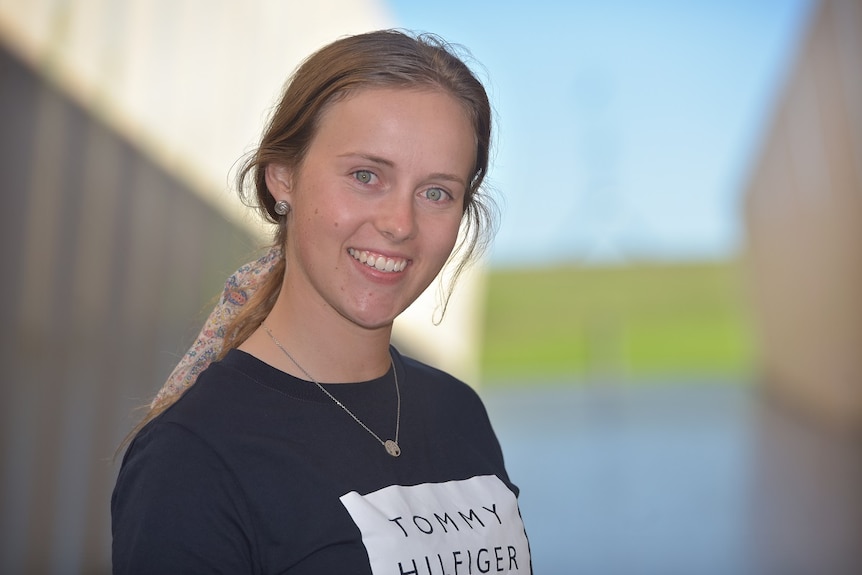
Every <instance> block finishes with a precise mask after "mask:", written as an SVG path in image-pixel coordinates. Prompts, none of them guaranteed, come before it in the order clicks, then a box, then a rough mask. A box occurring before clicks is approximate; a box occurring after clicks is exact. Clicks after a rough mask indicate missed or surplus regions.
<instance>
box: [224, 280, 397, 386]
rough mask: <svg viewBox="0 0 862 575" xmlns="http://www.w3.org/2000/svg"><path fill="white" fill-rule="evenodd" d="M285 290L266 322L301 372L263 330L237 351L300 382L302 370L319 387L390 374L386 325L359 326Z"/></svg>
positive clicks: (325, 307) (328, 308)
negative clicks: (294, 296) (317, 383)
mask: <svg viewBox="0 0 862 575" xmlns="http://www.w3.org/2000/svg"><path fill="white" fill-rule="evenodd" d="M286 292H287V290H282V292H281V294H280V295H279V298H278V300H277V301H276V303H275V306H274V307H273V309H272V311H271V312H270V314H269V315H268V316H267V319H266V320H265V323H266V325H267V326H268V327H269V329H270V330H271V331H272V334H273V335H274V336H275V338H276V339H278V341H279V343H281V344H282V345H283V346H284V347H285V349H286V350H287V351H288V352H289V353H290V355H291V356H292V357H293V358H294V359H295V360H296V362H298V363H299V365H301V366H302V369H300V368H299V366H297V365H296V364H295V363H294V362H293V361H292V360H291V359H290V358H289V357H287V355H286V354H284V353H283V352H282V351H281V350H280V349H279V348H278V346H277V345H276V344H275V342H274V341H273V340H272V339H271V338H270V336H269V335H268V334H267V333H266V331H265V330H264V329H262V327H261V328H259V329H258V330H257V331H256V332H255V333H254V334H253V335H252V336H251V337H250V338H249V339H248V340H246V342H244V343H243V344H242V345H241V346H240V349H241V350H243V351H246V352H247V353H250V354H251V355H253V356H255V357H257V358H258V359H260V360H261V361H263V362H265V363H268V364H270V365H272V366H273V367H275V368H277V369H280V370H281V371H284V372H287V373H290V374H291V375H294V376H296V377H299V378H301V379H307V376H306V374H305V373H303V369H304V370H305V371H306V372H308V374H309V375H311V376H312V377H313V378H314V379H315V380H317V381H319V382H321V383H341V382H344V383H351V382H359V381H368V380H371V379H374V378H377V377H380V376H382V375H383V374H385V373H386V372H387V371H388V370H389V366H390V357H389V342H390V337H391V333H392V325H391V324H388V325H385V326H382V327H378V328H371V329H369V328H364V327H361V326H358V325H356V324H354V323H352V322H350V321H349V320H347V319H346V318H344V317H343V316H341V315H340V314H339V313H338V312H336V311H335V310H333V309H332V308H330V307H328V306H316V305H299V299H300V298H291V297H290V294H289V293H286Z"/></svg>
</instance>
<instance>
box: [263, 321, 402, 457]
mask: <svg viewBox="0 0 862 575" xmlns="http://www.w3.org/2000/svg"><path fill="white" fill-rule="evenodd" d="M261 327H263V329H264V330H265V331H266V333H267V335H269V338H270V339H271V340H272V342H273V343H274V344H275V345H276V346H277V347H278V349H280V350H281V351H282V352H283V353H284V355H286V356H287V357H288V359H290V361H292V362H293V365H295V366H296V367H297V368H299V371H301V372H302V373H303V374H304V375H305V377H307V378H308V379H309V380H311V382H312V383H314V385H316V386H317V387H318V389H320V391H322V392H323V393H324V394H326V396H327V397H328V398H329V399H331V400H332V401H334V402H335V405H337V406H338V407H340V408H341V409H343V410H344V411H345V412H346V413H347V415H349V416H350V417H352V418H353V420H354V421H356V423H358V424H359V425H361V426H362V429H364V430H365V431H367V432H368V433H370V434H371V435H372V436H373V437H374V439H376V440H377V441H378V442H379V443H380V445H382V446H383V447H384V448H385V449H386V453H388V454H389V455H391V456H392V457H398V456H399V455H401V447H400V446H399V445H398V434H399V433H400V431H401V389H400V388H399V387H398V370H397V369H395V362H394V361H393V360H392V356H391V355H390V356H389V363H391V364H392V373H393V375H394V376H395V394H396V396H397V397H398V403H397V406H398V407H397V411H396V414H395V439H394V440H392V439H387V440H386V441H383V440H382V439H380V436H379V435H377V434H376V433H374V432H373V431H371V429H370V428H369V427H368V426H367V425H365V424H364V423H362V421H361V420H360V419H359V418H358V417H356V415H354V414H353V412H352V411H350V410H349V409H347V407H346V406H345V405H344V404H343V403H341V402H340V401H338V399H337V398H336V397H335V396H334V395H332V394H331V393H329V392H328V391H326V388H325V387H323V386H322V385H320V382H318V381H317V380H316V379H314V378H313V377H312V376H311V374H310V373H308V372H307V371H306V370H305V368H304V367H302V366H301V365H299V362H298V361H296V360H295V359H294V358H293V356H292V355H290V352H289V351H287V349H286V348H285V347H284V346H283V345H281V342H280V341H278V339H276V337H275V335H274V334H273V333H272V330H270V329H269V326H268V325H266V324H265V323H262V324H261Z"/></svg>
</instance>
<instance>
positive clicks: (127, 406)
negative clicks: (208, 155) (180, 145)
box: [0, 49, 255, 573]
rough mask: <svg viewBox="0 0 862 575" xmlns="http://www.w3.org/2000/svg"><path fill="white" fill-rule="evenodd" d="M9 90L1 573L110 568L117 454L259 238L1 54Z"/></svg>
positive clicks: (3, 118)
mask: <svg viewBox="0 0 862 575" xmlns="http://www.w3.org/2000/svg"><path fill="white" fill-rule="evenodd" d="M0 86H2V88H0V126H2V127H3V128H2V130H0V174H2V178H0V188H2V208H0V234H2V237H0V265H2V270H3V276H4V280H3V282H2V283H0V302H2V304H0V325H2V326H3V329H2V330H0V366H2V376H0V377H2V384H0V385H2V393H0V397H2V401H0V430H2V435H0V469H2V471H0V509H2V516H0V572H2V573H102V572H107V570H108V568H109V563H108V561H109V544H110V539H109V537H110V520H109V509H108V502H109V497H110V492H111V489H112V486H113V482H114V475H115V473H116V467H117V466H116V465H114V464H113V462H112V456H113V453H114V450H115V449H116V448H117V446H118V445H119V442H120V441H121V439H122V438H123V436H124V435H125V434H126V433H127V432H128V431H129V429H130V427H131V425H132V424H133V423H134V421H135V417H137V416H135V415H134V413H135V412H134V410H135V408H137V407H139V406H142V405H144V404H146V403H147V402H148V401H149V399H150V398H151V397H152V395H153V394H154V393H155V391H156V390H157V389H158V387H159V386H160V384H161V382H162V381H164V379H165V377H166V376H167V374H168V373H169V372H170V370H171V369H172V367H173V365H174V364H175V363H176V359H177V355H178V354H179V353H181V352H182V351H183V350H184V348H185V347H186V346H187V345H188V344H189V343H190V342H191V341H192V340H193V338H194V335H195V334H196V332H197V329H198V327H199V324H200V323H201V322H202V320H203V319H204V317H205V315H206V313H207V312H208V310H207V309H206V307H207V303H208V301H209V300H210V299H211V298H212V297H213V296H215V295H216V294H217V293H218V292H219V290H220V286H221V285H222V283H223V281H224V278H225V277H227V275H228V274H229V273H230V272H231V271H232V270H233V269H235V268H236V266H237V265H239V264H240V263H241V262H242V261H245V260H246V259H248V257H249V254H250V253H251V252H252V249H253V246H254V244H255V242H254V241H253V239H252V237H251V236H250V235H249V234H248V233H247V232H246V231H244V230H242V229H240V228H237V227H236V226H235V225H232V224H230V223H229V222H228V221H227V220H226V219H225V218H224V217H223V216H222V215H221V214H220V213H219V212H218V211H217V210H215V209H214V208H213V207H212V206H210V205H209V204H207V203H206V202H204V201H203V200H202V199H201V197H200V196H199V195H197V194H195V193H193V192H192V191H191V190H190V189H189V188H188V187H187V186H185V185H183V184H182V183H181V182H179V181H178V180H177V179H176V178H175V177H173V176H171V175H170V174H168V173H167V172H166V171H165V170H164V169H162V168H160V167H159V166H158V165H156V164H155V163H154V162H153V161H152V160H151V159H150V158H148V156H147V155H145V154H143V153H142V152H141V150H140V149H139V148H137V147H135V146H134V145H132V144H131V143H130V142H128V141H127V140H125V139H123V138H122V137H120V136H118V135H117V134H116V133H115V132H114V131H112V130H111V129H110V128H109V127H108V126H106V125H105V124H103V123H101V122H100V121H98V120H97V119H95V118H94V117H93V116H92V115H91V114H89V113H88V112H86V111H85V110H84V109H83V108H81V107H80V106H78V105H76V104H75V103H74V102H72V101H71V100H70V99H69V98H67V97H66V96H64V95H63V94H62V93H60V92H59V91H58V90H56V89H54V88H53V87H52V86H50V85H49V84H47V83H46V82H45V81H44V80H43V79H42V78H41V77H40V76H39V75H38V74H36V73H35V72H34V71H33V70H32V69H30V68H29V67H28V66H26V65H25V64H24V63H23V62H22V61H20V60H18V59H17V58H16V57H14V56H13V55H12V54H11V53H10V52H9V51H8V50H5V49H3V50H0ZM197 311H200V314H199V315H198V317H196V316H195V314H196V313H197ZM139 415H140V414H139Z"/></svg>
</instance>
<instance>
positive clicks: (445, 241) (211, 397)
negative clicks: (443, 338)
mask: <svg viewBox="0 0 862 575" xmlns="http://www.w3.org/2000/svg"><path fill="white" fill-rule="evenodd" d="M490 133H491V111H490V106H489V103H488V99H487V95H486V93H485V91H484V89H483V87H482V85H481V83H480V82H479V81H478V80H477V79H476V78H475V76H474V75H473V74H472V73H471V72H470V70H469V68H468V67H467V66H466V65H465V64H464V63H463V62H462V61H461V60H460V59H459V58H458V57H457V56H455V55H454V54H453V52H452V51H451V49H450V48H449V47H448V46H447V45H445V44H444V43H442V41H440V40H438V39H435V38H434V37H427V36H422V37H416V38H414V37H411V36H409V35H406V34H404V33H401V32H397V31H381V32H373V33H369V34H363V35H359V36H354V37H349V38H345V39H342V40H339V41H337V42H335V43H333V44H330V45H329V46H327V47H324V48H323V49H321V50H320V51H319V52H317V53H316V54H314V55H313V56H311V57H310V58H309V59H308V60H307V61H306V62H305V63H304V64H303V65H302V66H301V67H300V68H299V69H298V70H297V72H296V73H295V74H294V76H293V78H292V79H291V82H290V83H289V84H288V87H287V88H286V90H285V93H284V96H283V98H282V100H281V102H280V105H279V106H278V108H277V109H276V111H275V113H274V115H273V118H272V120H271V122H270V125H269V126H268V129H267V131H266V132H265V134H264V136H263V138H262V141H261V144H260V146H259V148H258V150H257V151H256V153H255V154H254V155H253V156H252V157H251V158H250V159H249V160H248V162H247V163H246V164H245V165H244V167H243V169H242V170H241V172H240V175H239V178H238V181H239V188H240V190H243V189H244V185H243V184H244V183H245V181H246V180H247V179H249V178H250V179H252V180H253V182H254V191H255V198H254V200H253V201H254V203H255V204H256V205H257V206H258V207H259V208H260V209H261V210H262V212H263V214H264V215H265V216H266V217H267V218H268V219H269V220H270V221H271V222H272V223H274V224H275V226H276V233H275V242H274V247H273V249H272V250H271V251H270V252H269V254H268V255H267V256H266V257H265V258H263V259H262V260H260V261H259V262H257V263H256V264H254V265H252V266H250V267H249V268H246V269H244V270H242V271H243V273H242V274H239V276H237V277H240V278H245V279H246V280H247V279H248V278H249V277H251V278H252V281H250V282H249V283H250V284H252V286H253V287H254V293H253V295H251V297H250V298H248V301H244V300H245V299H246V296H247V291H245V290H244V289H243V286H242V285H240V284H239V283H238V282H236V281H234V282H233V285H232V284H231V282H229V285H228V290H227V291H226V298H225V300H224V301H223V304H224V305H223V306H222V307H223V309H225V310H227V311H226V312H225V314H224V316H217V317H216V318H215V320H213V319H212V318H211V322H214V324H215V325H211V326H210V327H209V329H210V330H211V333H210V335H211V336H212V337H213V338H214V339H215V341H216V344H215V348H216V349H215V352H214V351H213V349H214V348H213V346H212V345H209V346H208V349H204V350H202V349H198V350H193V353H192V355H193V356H194V359H195V361H197V360H202V361H203V362H204V363H207V362H208V361H209V356H210V355H213V353H217V355H218V356H219V361H216V362H214V363H212V364H211V365H209V367H207V369H205V370H204V371H203V372H202V373H201V374H200V375H199V376H197V378H196V382H194V385H191V386H189V387H188V388H187V389H186V390H185V391H184V392H183V393H178V392H179V391H181V390H180V389H177V388H174V387H171V388H169V389H168V390H167V391H166V392H164V393H161V394H160V396H159V398H158V401H157V402H156V403H155V404H154V407H153V409H152V411H151V414H150V415H149V416H148V418H147V421H146V422H145V425H143V426H142V427H141V428H140V430H139V432H138V433H137V435H136V436H135V438H134V440H133V441H132V443H131V445H130V446H129V449H128V451H127V453H126V455H125V457H124V461H123V465H122V468H121V470H120V474H119V477H118V479H117V486H116V488H115V491H114V496H113V499H112V515H113V535H114V542H113V552H114V571H115V573H217V572H218V573H364V574H368V573H373V574H380V573H394V574H407V573H414V574H417V575H418V574H420V573H428V574H436V573H488V572H495V573H496V572H514V573H529V572H530V571H531V564H530V554H529V548H528V544H527V540H526V535H525V533H524V528H523V525H522V523H521V519H520V514H519V511H518V505H517V499H516V497H517V488H516V487H515V486H514V485H512V484H511V482H510V481H509V478H508V476H507V474H506V471H505V468H504V465H503V457H502V453H501V451H500V447H499V444H498V443H497V440H496V437H495V436H494V433H493V431H492V429H491V426H490V423H489V421H488V417H487V414H486V412H485V409H484V407H483V406H482V404H481V402H480V400H479V398H478V396H477V395H476V394H475V393H474V392H473V391H472V390H471V389H470V388H469V387H467V386H466V385H465V384H463V383H461V382H460V381H457V380H456V379H454V378H453V377H451V376H449V375H447V374H445V373H443V372H440V371H438V370H436V369H433V368H431V367H429V366H426V365H423V364H421V363H419V362H417V361H415V360H412V359H409V358H406V357H403V356H401V355H400V354H399V353H398V352H397V351H396V350H395V349H394V348H393V347H391V346H390V336H391V331H392V322H393V320H394V319H395V317H396V316H397V315H398V314H399V313H401V312H402V311H403V310H404V309H405V308H406V307H407V306H408V305H410V303H412V302H413V301H414V300H415V299H416V298H417V297H418V296H419V294H420V293H421V292H422V291H423V290H424V289H425V288H426V287H427V286H428V285H429V284H430V283H431V281H432V280H433V279H434V277H435V276H436V275H437V274H438V272H439V271H440V270H441V269H442V267H443V266H444V264H445V263H446V262H447V260H448V259H449V258H450V255H451V254H452V253H453V250H454V251H456V252H457V251H459V249H458V248H461V247H463V248H464V250H463V251H464V252H465V255H466V256H467V257H468V258H469V256H470V255H471V254H472V253H473V252H474V250H476V249H477V246H480V245H481V244H482V241H483V240H484V238H485V237H486V235H483V234H486V232H487V230H488V225H487V224H488V218H487V211H486V208H485V206H484V205H483V204H482V199H483V198H482V193H481V190H480V186H481V184H482V180H483V178H484V176H485V172H486V170H487V164H488V151H489V142H490ZM462 223H465V224H466V229H467V233H466V234H465V236H464V238H465V240H464V242H465V243H464V244H463V245H461V246H457V247H456V243H457V239H458V231H459V229H460V228H461V226H462ZM463 261H466V260H462V262H463ZM460 265H463V263H462V264H460ZM285 270H287V271H285ZM237 310H238V311H237ZM225 321H226V322H227V325H224V326H222V325H219V324H220V323H223V322H225ZM205 331H206V330H205ZM222 340H223V341H222ZM204 347H207V346H206V345H205V346H204ZM192 363H194V362H192ZM187 367H188V366H187ZM198 367H200V365H197V366H196V367H193V368H191V369H187V370H185V371H184V374H185V377H186V379H187V380H188V381H187V382H186V383H191V382H193V381H194V380H195V375H196V372H197V371H198V369H197V368H198ZM181 387H182V386H181Z"/></svg>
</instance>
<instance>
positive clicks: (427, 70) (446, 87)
mask: <svg viewBox="0 0 862 575" xmlns="http://www.w3.org/2000/svg"><path fill="white" fill-rule="evenodd" d="M462 50H463V49H462ZM465 59H466V58H465V56H464V55H459V54H458V50H456V48H455V47H453V46H452V45H450V44H447V43H446V42H445V41H444V40H443V39H441V38H440V37H438V36H435V35H432V34H420V35H415V36H414V35H410V34H408V33H405V32H402V31H398V30H380V31H377V32H370V33H367V34H359V35H356V36H349V37H346V38H342V39H340V40H337V41H335V42H333V43H332V44H329V45H327V46H325V47H324V48H322V49H320V50H319V51H317V52H316V53H314V54H312V55H311V56H310V57H308V58H307V59H306V60H305V61H304V62H303V63H302V64H301V65H300V66H299V68H297V70H296V71H295V72H294V74H293V76H292V77H291V78H290V80H289V81H288V83H287V86H286V88H285V90H284V94H283V96H282V98H281V101H280V102H279V104H278V106H277V107H276V108H275V110H274V112H273V114H272V117H271V119H270V121H269V124H268V125H267V128H266V131H265V132H264V135H263V137H262V138H261V141H260V145H259V146H258V147H257V149H256V150H255V151H254V152H252V153H251V154H250V155H249V156H247V157H246V158H245V160H244V161H243V162H242V163H241V165H240V169H239V172H238V174H237V177H236V185H237V190H238V192H239V194H240V196H241V197H242V198H243V201H244V202H245V203H246V204H247V205H249V206H250V207H253V208H255V209H257V210H258V211H259V212H260V214H261V215H262V216H263V217H264V219H266V220H267V221H269V222H271V223H272V224H275V226H276V228H275V233H274V238H273V245H275V246H284V243H285V241H286V238H287V228H286V218H284V217H280V216H279V215H278V214H277V213H276V212H275V200H274V199H273V197H272V195H271V194H270V193H269V189H268V188H267V186H266V179H265V172H266V166H267V165H269V164H280V165H284V166H287V167H289V168H293V169H297V168H299V166H300V165H301V164H302V161H303V159H304V158H305V154H306V152H307V150H308V148H309V146H310V145H311V141H312V139H313V138H314V136H315V134H316V132H317V126H318V122H319V119H320V117H321V115H322V113H323V112H324V111H325V110H326V108H327V106H329V105H330V104H332V103H333V102H336V101H338V100H340V99H343V98H345V97H347V96H349V95H350V94H351V93H355V92H356V91H358V90H362V89H366V88H419V89H422V88H431V89H439V90H443V91H445V92H446V93H448V94H450V95H451V96H452V97H454V98H455V99H456V100H457V101H458V102H460V103H461V104H462V105H463V106H464V108H465V110H466V111H467V113H468V115H469V118H470V120H471V121H472V123H473V128H474V131H475V135H476V164H475V166H474V167H473V172H472V174H471V180H470V182H469V185H468V188H467V193H466V194H465V197H464V217H463V220H462V231H463V232H464V233H463V234H462V235H461V237H460V240H459V241H458V243H457V245H456V246H455V249H454V250H453V252H452V255H451V256H450V259H449V262H447V265H448V263H451V262H453V261H455V260H456V259H457V263H455V264H454V265H455V268H454V270H453V273H452V274H451V275H450V276H449V277H450V281H449V285H448V289H447V291H446V295H445V297H444V298H443V302H442V304H443V306H442V310H443V311H444V312H445V308H446V303H447V302H448V298H449V295H450V294H451V292H452V289H453V287H454V284H455V281H456V280H457V279H458V277H459V275H460V274H461V272H463V271H464V269H465V267H466V266H467V265H469V264H470V263H471V262H472V261H473V260H474V259H475V257H476V256H477V255H479V254H480V253H481V252H482V251H483V250H484V249H485V248H486V247H487V245H488V243H489V241H490V239H491V237H492V236H493V232H494V230H495V227H496V210H495V205H494V203H493V201H492V199H491V198H490V197H489V196H487V195H486V194H485V193H484V192H483V191H482V190H481V186H482V182H483V181H484V179H485V174H486V173H487V171H488V161H489V154H490V147H491V116H492V113H491V105H490V103H489V101H488V95H487V94H486V92H485V89H484V87H483V86H482V83H481V82H480V81H479V80H478V78H477V77H476V76H475V75H474V73H473V72H472V71H471V70H470V68H469V67H468V66H467V64H466V63H465V61H464V60H465ZM249 182H251V185H249ZM284 273H285V260H284V255H283V254H282V255H281V257H280V258H278V260H277V261H276V263H275V267H274V268H273V269H272V271H271V272H270V273H268V274H267V275H266V276H265V279H263V280H262V281H261V284H260V285H259V286H258V287H257V288H256V290H255V292H254V293H253V294H252V296H251V297H250V298H249V300H248V301H247V302H246V303H245V305H243V306H242V308H241V309H240V310H239V312H237V313H236V314H235V316H234V317H233V319H232V320H231V321H230V323H229V324H228V325H227V326H226V328H225V337H224V344H223V347H222V349H221V352H220V353H219V355H218V358H219V359H220V358H222V357H224V355H225V354H226V353H227V352H228V351H229V350H231V349H233V348H235V347H237V346H239V345H240V344H242V342H244V341H245V340H246V339H247V338H248V337H249V336H250V335H251V334H252V333H253V332H254V331H255V330H256V329H257V328H258V327H259V326H260V324H261V323H262V322H263V320H264V319H265V318H266V316H267V315H268V314H269V312H270V311H271V310H272V308H273V306H274V305H275V301H276V299H277V298H278V294H279V291H280V289H281V285H282V282H283V280H284ZM441 318H442V314H441ZM179 395H180V394H176V395H172V396H168V397H166V398H164V399H163V400H162V401H160V402H159V403H158V404H155V405H153V406H152V407H151V409H150V410H149V412H148V413H147V415H146V416H145V417H144V419H143V421H142V422H141V423H140V424H138V425H137V426H136V427H135V429H134V430H133V431H132V432H131V433H130V434H129V436H128V437H127V438H126V440H125V441H124V442H123V444H122V445H121V446H120V449H122V448H123V446H125V445H126V444H127V443H128V441H130V440H131V439H132V438H133V437H134V436H135V435H136V434H137V432H138V431H140V430H141V429H142V428H143V427H144V425H146V424H147V423H148V422H149V421H150V420H152V419H153V418H155V417H156V416H158V415H159V414H160V413H162V412H163V411H164V410H166V409H167V408H168V407H170V405H171V404H173V403H174V402H175V401H176V400H177V398H178V396H179ZM118 452H119V450H118Z"/></svg>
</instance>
